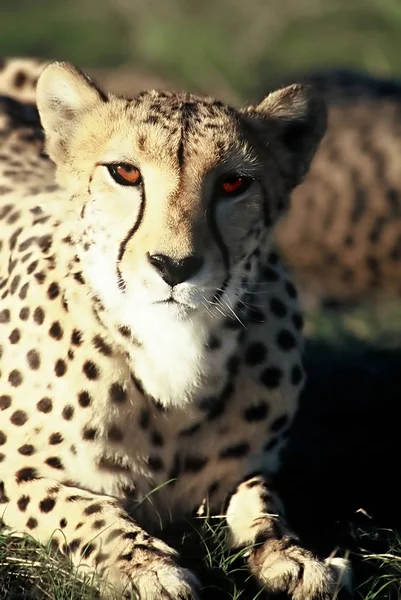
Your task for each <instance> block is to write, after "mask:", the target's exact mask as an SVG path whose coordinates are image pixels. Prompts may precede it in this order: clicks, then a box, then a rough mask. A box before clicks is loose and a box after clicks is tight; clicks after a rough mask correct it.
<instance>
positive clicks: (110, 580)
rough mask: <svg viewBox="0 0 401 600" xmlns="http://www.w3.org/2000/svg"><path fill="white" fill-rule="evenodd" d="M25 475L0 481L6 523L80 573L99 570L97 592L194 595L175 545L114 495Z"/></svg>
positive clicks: (148, 598)
mask: <svg viewBox="0 0 401 600" xmlns="http://www.w3.org/2000/svg"><path fill="white" fill-rule="evenodd" d="M31 475H32V476H33V474H32V473H30V472H28V471H27V472H26V473H22V472H19V479H18V478H17V479H16V480H14V481H13V482H12V483H7V485H6V486H4V485H3V486H2V495H1V502H2V505H3V506H2V508H3V510H2V519H3V522H4V524H5V525H6V526H7V527H8V528H10V529H12V530H13V531H14V532H15V533H29V534H30V535H32V536H33V537H34V538H35V539H37V540H38V541H39V542H41V543H42V544H50V546H51V548H53V549H54V550H57V551H59V552H61V553H62V554H64V555H66V556H68V557H70V559H71V561H72V563H73V564H74V565H75V566H77V567H79V571H81V569H82V571H81V572H82V574H85V575H92V574H94V573H97V574H98V575H100V577H101V580H102V582H103V583H102V585H101V588H102V595H103V596H108V595H110V594H114V593H115V590H116V589H117V591H119V592H121V591H124V595H127V596H128V597H130V598H132V597H134V598H140V599H144V600H156V599H162V600H167V599H169V600H170V599H171V598H180V599H184V598H185V600H191V599H194V598H196V597H197V593H196V589H197V587H198V584H197V581H196V578H195V576H194V575H192V573H190V572H189V571H187V570H186V569H183V568H181V567H179V566H178V564H177V563H176V557H177V554H176V552H175V550H173V549H172V548H170V547H169V546H167V545H166V544H164V542H162V541H161V540H159V539H157V538H154V537H152V536H150V535H148V534H147V533H146V532H145V531H144V530H143V529H141V527H140V526H139V525H138V524H137V523H136V522H135V521H134V520H133V519H131V518H130V517H129V515H128V514H127V513H126V512H125V511H124V510H123V508H122V506H121V505H120V503H119V502H118V500H116V499H114V498H112V497H109V496H100V495H96V494H92V493H90V492H87V491H84V490H81V489H79V488H75V487H69V486H65V485H62V484H60V483H58V482H56V481H53V480H50V479H29V477H30V476H31ZM27 478H28V480H26V479H27ZM24 479H25V480H24ZM106 582H107V583H106ZM108 584H109V585H108Z"/></svg>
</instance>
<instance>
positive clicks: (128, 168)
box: [106, 163, 142, 186]
mask: <svg viewBox="0 0 401 600" xmlns="http://www.w3.org/2000/svg"><path fill="white" fill-rule="evenodd" d="M106 167H107V169H108V171H109V173H110V175H111V176H112V178H113V179H114V181H115V182H116V183H119V184H120V185H132V186H135V185H139V184H140V183H141V182H142V175H141V173H140V171H139V169H137V168H136V167H134V166H132V165H128V164H126V163H120V164H114V165H106Z"/></svg>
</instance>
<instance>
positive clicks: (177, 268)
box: [148, 253, 203, 286]
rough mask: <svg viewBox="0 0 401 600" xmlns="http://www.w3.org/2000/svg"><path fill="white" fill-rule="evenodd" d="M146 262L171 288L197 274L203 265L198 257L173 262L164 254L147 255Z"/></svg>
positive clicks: (188, 257)
mask: <svg viewBox="0 0 401 600" xmlns="http://www.w3.org/2000/svg"><path fill="white" fill-rule="evenodd" d="M148 261H149V262H150V264H151V265H152V266H153V267H154V268H155V269H157V270H158V271H159V273H160V275H161V277H162V279H164V281H165V282H166V283H168V284H169V285H171V286H174V285H177V284H178V283H182V282H183V281H186V280H187V279H189V278H190V277H192V276H193V275H195V273H197V272H198V271H199V270H200V268H201V267H202V265H203V259H202V258H200V257H199V256H187V257H186V258H182V259H181V260H173V259H172V258H170V257H169V256H166V255H165V254H152V255H150V254H149V253H148Z"/></svg>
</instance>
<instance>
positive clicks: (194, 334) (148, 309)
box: [83, 253, 216, 405]
mask: <svg viewBox="0 0 401 600" xmlns="http://www.w3.org/2000/svg"><path fill="white" fill-rule="evenodd" d="M88 255H90V253H88V254H87V255H86V256H85V258H83V260H85V259H86V260H85V262H86V265H85V267H86V268H85V272H86V273H87V275H88V279H89V283H90V285H91V287H92V288H93V289H94V290H95V291H96V292H97V294H98V295H99V297H100V299H101V300H102V302H103V304H104V306H105V309H106V311H107V312H108V315H109V317H111V320H112V321H114V323H116V324H120V325H126V326H129V327H130V329H131V330H132V333H133V335H134V337H135V338H136V339H137V340H138V341H139V342H140V343H141V347H140V348H135V347H133V348H132V352H131V353H130V354H131V359H132V368H133V371H134V372H135V375H136V377H137V378H138V379H139V380H140V381H141V383H142V385H143V387H144V389H145V390H146V392H147V393H148V394H149V395H150V396H152V397H153V398H155V399H157V400H158V401H159V402H161V403H162V404H164V405H172V404H173V405H180V404H183V403H185V402H188V401H190V400H191V398H192V397H193V394H194V393H195V392H196V389H197V387H198V386H199V383H200V379H201V377H202V375H204V374H205V373H206V368H207V364H206V363H207V360H206V354H207V350H206V348H205V344H206V341H207V339H208V330H209V329H210V316H209V315H208V314H207V311H206V310H205V309H204V308H203V306H202V304H201V302H200V300H201V297H200V295H199V292H197V290H196V288H193V286H191V287H189V286H183V288H182V289H181V292H180V293H177V294H175V295H176V297H177V300H178V302H180V301H181V302H182V304H180V303H176V304H173V303H171V304H170V303H163V302H160V300H163V299H165V298H166V299H167V298H168V297H169V291H168V290H167V289H166V287H167V286H166V285H165V284H164V283H163V282H161V281H160V282H159V281H157V279H156V281H155V282H152V284H150V285H149V282H147V283H144V282H142V281H141V279H140V277H139V278H138V280H137V284H136V285H134V284H133V282H132V283H131V285H129V286H128V288H127V289H126V291H125V293H121V290H119V289H118V287H117V283H116V276H115V268H114V265H112V264H107V258H106V257H102V258H103V260H101V261H100V260H90V258H92V257H90V256H88ZM88 259H89V260H88ZM149 288H150V289H149ZM177 291H178V290H177ZM198 298H199V308H198V307H197V304H198V302H197V300H198ZM194 307H196V308H194ZM215 322H216V321H215V320H214V321H213V323H215Z"/></svg>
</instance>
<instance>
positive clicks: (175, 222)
mask: <svg viewBox="0 0 401 600" xmlns="http://www.w3.org/2000/svg"><path fill="white" fill-rule="evenodd" d="M37 99H38V107H39V111H40V115H41V119H42V123H43V127H44V129H45V133H46V138H47V150H48V153H49V155H50V157H51V158H52V159H53V160H54V162H55V163H56V164H57V167H58V180H59V182H60V184H61V185H62V186H63V187H64V188H65V189H67V190H68V197H69V198H70V203H71V206H72V207H73V209H74V214H75V216H76V223H75V226H74V229H75V232H76V233H75V235H76V243H77V248H78V254H79V257H80V260H81V262H82V265H83V268H84V273H85V276H86V280H87V281H88V282H89V284H90V285H91V286H92V288H93V289H94V290H95V292H96V294H97V295H98V296H99V297H100V298H101V300H102V303H103V304H104V306H105V307H106V308H108V309H110V310H114V311H118V313H119V315H120V319H121V321H122V322H123V323H125V324H127V325H129V326H130V327H131V328H132V329H133V330H134V331H135V330H138V329H140V327H141V323H142V322H143V321H144V320H147V319H151V320H152V321H154V322H156V323H157V322H158V319H159V315H161V316H162V319H163V323H165V321H166V319H167V318H171V319H173V320H175V321H180V320H181V321H182V320H185V319H188V318H190V317H191V315H194V313H198V314H200V313H202V314H204V315H205V318H206V315H208V314H209V313H210V312H212V311H213V307H217V308H219V310H220V312H223V313H224V312H227V311H228V310H229V307H232V306H234V305H235V304H236V302H237V299H238V297H241V295H242V294H243V292H244V291H246V289H247V286H249V285H251V284H252V280H253V278H255V277H256V268H254V262H255V263H256V262H257V256H258V254H259V253H260V249H261V248H263V249H264V248H266V247H267V245H268V244H269V240H270V237H271V233H272V228H273V226H274V224H275V223H276V221H277V219H278V218H279V217H280V215H281V214H282V213H283V211H284V210H285V208H286V206H287V204H288V199H289V195H290V192H291V190H292V189H293V188H294V186H296V185H297V184H298V183H299V182H300V181H301V180H302V178H303V176H304V175H305V174H306V171H307V169H308V167H309V163H310V161H311V159H312V157H313V155H314V153H315V151H316V149H317V146H318V144H319V142H320V140H321V138H322V136H323V134H324V132H325V127H326V111H325V106H324V104H323V102H322V101H321V100H320V98H319V97H318V95H317V94H316V93H315V92H314V91H313V90H312V89H311V88H308V87H306V86H301V85H293V86H290V87H287V88H285V89H282V90H279V91H277V92H274V93H272V94H270V95H269V96H267V97H266V98H265V99H264V100H263V101H262V102H261V103H260V104H258V105H257V106H251V107H247V108H244V109H242V110H236V109H234V108H231V107H230V106H227V105H225V104H223V103H221V102H218V101H216V100H214V99H212V98H209V97H198V96H193V95H191V94H186V93H170V92H158V91H150V92H143V93H141V94H139V95H138V96H137V97H136V98H134V99H131V100H127V99H123V98H117V97H114V96H112V95H110V96H108V95H105V94H104V93H103V92H101V91H100V90H99V89H98V88H97V87H96V86H95V85H94V83H93V82H92V81H91V80H90V79H89V78H88V77H87V76H86V75H84V74H83V73H81V72H80V71H79V70H77V69H76V68H75V67H73V66H71V65H69V64H64V63H53V64H51V65H49V66H47V67H46V68H45V69H44V71H43V73H42V75H41V76H40V78H39V82H38V89H37ZM219 303H220V306H219ZM160 322H162V321H160Z"/></svg>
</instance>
